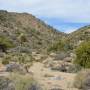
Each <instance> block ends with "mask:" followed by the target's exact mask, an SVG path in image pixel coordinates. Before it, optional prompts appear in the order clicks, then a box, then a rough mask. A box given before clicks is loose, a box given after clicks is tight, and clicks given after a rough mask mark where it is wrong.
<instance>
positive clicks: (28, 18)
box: [0, 10, 67, 51]
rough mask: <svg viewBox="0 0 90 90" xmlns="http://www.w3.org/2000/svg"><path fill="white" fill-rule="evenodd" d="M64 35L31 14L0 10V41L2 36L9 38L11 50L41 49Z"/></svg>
mask: <svg viewBox="0 0 90 90" xmlns="http://www.w3.org/2000/svg"><path fill="white" fill-rule="evenodd" d="M66 36H67V35H66V34H65V33H62V32H59V31H57V30H56V29H54V28H53V27H51V26H49V25H47V24H45V23H44V22H43V21H41V20H40V19H38V18H36V17H35V16H33V15H31V14H28V13H15V12H7V11H4V10H0V37H1V43H2V41H3V38H4V40H6V39H5V38H7V39H9V41H11V42H12V43H13V44H14V48H13V50H16V51H17V50H19V49H20V48H24V49H25V50H26V49H27V50H40V51H43V50H45V49H46V48H47V47H48V46H49V45H51V44H53V43H55V42H57V41H58V39H61V38H62V37H66ZM6 41H8V40H6ZM6 41H5V42H6ZM21 50H22V49H21Z"/></svg>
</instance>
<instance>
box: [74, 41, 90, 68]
mask: <svg viewBox="0 0 90 90" xmlns="http://www.w3.org/2000/svg"><path fill="white" fill-rule="evenodd" d="M76 56H77V57H76V60H75V61H74V63H75V64H78V65H80V66H82V67H84V68H90V42H84V43H82V44H81V45H80V46H79V47H78V48H77V49H76Z"/></svg>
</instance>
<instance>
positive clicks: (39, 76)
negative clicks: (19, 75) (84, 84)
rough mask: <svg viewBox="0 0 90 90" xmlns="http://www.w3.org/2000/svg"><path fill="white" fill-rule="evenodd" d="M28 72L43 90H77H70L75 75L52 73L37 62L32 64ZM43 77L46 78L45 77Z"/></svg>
mask: <svg viewBox="0 0 90 90" xmlns="http://www.w3.org/2000/svg"><path fill="white" fill-rule="evenodd" d="M30 71H31V72H33V74H34V78H35V79H36V80H37V81H38V82H39V83H40V84H41V85H42V86H43V87H44V88H45V90H50V89H51V88H53V87H54V88H55V87H59V88H61V89H63V90H77V89H75V88H72V84H73V81H74V77H75V76H76V75H75V74H71V73H63V72H58V71H52V70H50V69H49V68H45V67H44V65H43V64H42V63H39V62H37V63H34V64H33V66H32V67H31V68H30ZM45 75H46V76H47V77H45Z"/></svg>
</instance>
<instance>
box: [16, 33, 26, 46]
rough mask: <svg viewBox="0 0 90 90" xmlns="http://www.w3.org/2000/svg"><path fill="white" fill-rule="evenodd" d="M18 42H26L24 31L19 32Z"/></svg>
mask: <svg viewBox="0 0 90 90" xmlns="http://www.w3.org/2000/svg"><path fill="white" fill-rule="evenodd" d="M18 39H19V41H20V43H21V44H22V43H23V42H27V38H26V35H25V34H24V33H21V34H20V35H19V37H18Z"/></svg>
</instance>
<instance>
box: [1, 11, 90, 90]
mask: <svg viewBox="0 0 90 90" xmlns="http://www.w3.org/2000/svg"><path fill="white" fill-rule="evenodd" d="M89 41H90V26H89V25H88V26H85V27H82V28H80V29H79V30H77V31H75V32H73V33H70V34H65V33H63V32H59V31H58V30H56V29H54V28H53V27H51V26H49V25H47V24H45V23H44V22H43V21H41V20H39V19H38V18H36V17H35V16H33V15H31V14H28V13H16V12H7V11H4V10H0V90H90V73H89V72H90V71H89V70H86V69H89V67H90V64H89V61H90V42H89ZM84 43H85V44H84ZM83 45H84V46H83ZM79 54H80V55H79ZM79 56H80V57H79ZM83 59H84V61H83ZM75 60H76V62H75ZM80 60H81V61H80ZM87 62H88V63H87ZM84 64H86V65H84ZM87 67H88V68H87ZM82 70H85V71H83V72H80V71H82ZM78 72H80V74H82V73H83V75H81V77H80V75H79V74H78ZM78 75H79V76H78ZM76 77H77V78H78V79H75V78H76ZM83 78H84V79H83ZM75 80H76V83H75ZM78 80H79V81H78ZM77 83H78V84H77Z"/></svg>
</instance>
